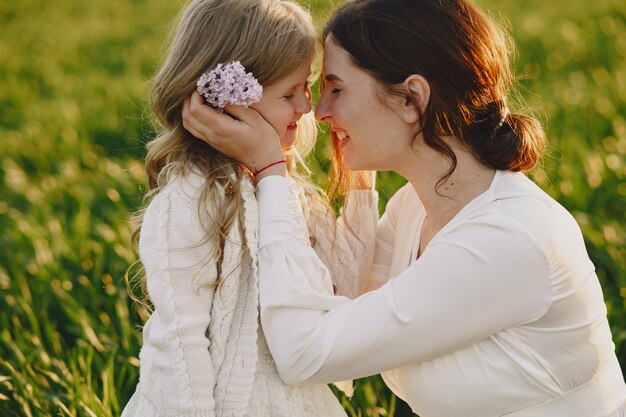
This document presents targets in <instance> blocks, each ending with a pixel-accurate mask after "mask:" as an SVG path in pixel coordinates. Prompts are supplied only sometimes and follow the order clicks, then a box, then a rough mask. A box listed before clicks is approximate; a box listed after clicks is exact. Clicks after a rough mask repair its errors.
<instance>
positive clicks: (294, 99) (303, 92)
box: [250, 60, 311, 152]
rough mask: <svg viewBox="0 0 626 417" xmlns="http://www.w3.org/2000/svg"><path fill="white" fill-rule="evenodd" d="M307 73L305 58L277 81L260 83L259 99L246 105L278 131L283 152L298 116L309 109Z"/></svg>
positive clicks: (294, 136) (293, 136)
mask: <svg viewBox="0 0 626 417" xmlns="http://www.w3.org/2000/svg"><path fill="white" fill-rule="evenodd" d="M310 75H311V61H310V60H309V61H307V62H305V63H304V64H302V65H301V66H300V67H299V68H298V69H296V70H295V71H294V72H292V73H291V74H289V75H288V76H286V77H285V78H283V79H282V80H280V81H278V82H277V83H275V84H273V85H270V86H268V87H263V96H262V98H261V101H260V102H258V103H256V104H253V105H252V106H250V107H252V108H254V109H255V110H257V111H258V112H259V113H260V114H261V116H263V118H264V119H265V120H267V121H268V122H269V123H270V124H271V125H272V127H274V129H275V130H276V132H278V137H279V138H280V146H281V149H282V150H283V152H284V151H286V150H288V149H289V148H290V147H291V146H293V144H294V143H295V141H296V139H297V130H298V120H300V118H301V117H302V115H303V114H307V113H308V112H310V111H311V90H309V85H308V78H309V76H310Z"/></svg>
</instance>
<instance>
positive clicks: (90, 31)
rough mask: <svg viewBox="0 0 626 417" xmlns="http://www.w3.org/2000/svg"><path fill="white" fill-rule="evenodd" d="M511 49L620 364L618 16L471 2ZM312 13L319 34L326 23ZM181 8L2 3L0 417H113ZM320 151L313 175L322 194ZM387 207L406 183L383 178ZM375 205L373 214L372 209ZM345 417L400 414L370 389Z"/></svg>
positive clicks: (539, 174) (578, 1) (623, 303)
mask: <svg viewBox="0 0 626 417" xmlns="http://www.w3.org/2000/svg"><path fill="white" fill-rule="evenodd" d="M480 3H481V4H482V5H483V6H484V7H485V8H486V9H488V10H489V11H490V13H491V14H492V15H493V16H494V17H496V18H497V19H498V20H499V21H501V22H504V23H505V24H506V25H507V26H508V27H509V29H510V31H511V33H512V34H513V36H514V38H515V40H516V42H517V46H518V50H517V60H516V68H517V70H518V72H520V73H523V74H525V76H524V77H523V78H522V79H521V81H520V87H521V88H520V96H521V97H522V98H523V99H524V101H525V102H526V104H528V105H529V106H530V107H532V108H534V109H535V111H536V114H538V115H539V116H540V117H541V119H542V120H543V121H544V123H545V125H546V127H547V130H548V137H549V141H550V152H549V154H548V156H547V157H546V158H545V159H544V161H543V164H542V166H541V167H540V168H539V169H537V170H535V171H534V172H533V173H532V177H533V178H534V179H535V181H537V182H538V183H539V184H540V185H541V186H542V188H543V189H545V190H546V191H547V192H548V193H549V194H551V195H552V196H554V197H555V198H556V199H557V200H558V201H560V202H561V203H562V204H563V205H564V206H565V207H566V208H568V209H569V210H570V211H572V212H573V213H574V215H575V217H576V219H577V221H578V222H579V224H580V226H581V228H582V230H583V233H584V235H585V240H586V244H587V247H588V250H589V253H590V255H591V257H592V259H593V261H594V263H595V264H596V267H597V272H598V276H599V277H600V280H601V283H602V285H603V288H604V294H605V299H606V305H607V307H608V311H609V320H610V322H611V326H612V330H613V336H614V340H615V344H616V349H617V352H618V356H619V359H620V361H621V363H622V367H623V368H624V367H625V366H626V241H625V240H626V222H625V213H626V179H625V177H626V165H625V159H626V157H625V155H626V2H623V1H621V0H595V1H591V0H570V1H564V0H559V1H557V0H555V1H552V2H547V1H543V0H542V1H540V0H524V1H521V0H520V1H506V0H482V1H481V2H480ZM305 4H308V5H309V7H310V8H311V10H312V11H313V13H314V15H315V16H316V19H317V20H318V21H321V20H323V18H324V17H325V16H327V15H328V14H329V13H330V11H331V10H332V7H331V5H330V4H329V3H328V2H326V1H322V0H312V1H311V2H309V3H306V2H305ZM181 5H182V1H181V0H174V1H172V0H151V1H146V0H132V1H131V0H127V1H122V0H92V1H89V2H87V1H83V0H63V1H61V0H51V1H42V0H19V1H6V0H5V1H3V2H1V3H0V247H1V248H2V251H0V290H1V291H2V297H0V311H1V312H2V313H0V358H1V359H0V415H2V416H5V417H15V416H91V417H92V416H98V417H108V416H117V415H119V414H120V412H121V409H122V407H123V406H124V404H125V403H126V401H127V400H128V398H129V396H130V394H131V393H132V391H133V389H134V386H135V384H136V382H137V377H138V359H137V354H138V351H139V347H140V332H139V330H138V328H139V325H140V324H141V320H140V318H139V316H138V314H137V313H136V310H135V309H134V307H133V305H132V302H131V301H130V300H129V297H128V295H127V293H126V290H125V286H124V274H125V272H126V270H127V269H128V267H129V265H130V264H131V263H132V262H133V261H134V260H135V259H136V255H135V254H134V252H133V250H132V248H131V245H130V231H129V228H128V226H127V219H128V216H129V214H130V213H131V212H132V211H134V210H135V209H137V208H138V207H140V205H141V197H142V194H143V193H144V192H145V190H146V182H145V175H144V173H143V167H142V162H141V158H142V156H143V154H144V144H145V142H146V141H148V140H149V139H150V138H151V137H152V134H153V130H152V128H151V123H150V118H149V114H148V113H147V110H146V96H147V91H148V79H149V78H150V76H151V75H152V74H153V72H154V70H155V68H156V66H157V64H158V61H159V58H160V56H161V55H162V52H163V39H164V38H165V36H166V34H167V31H168V25H169V22H170V21H171V20H172V18H173V17H174V16H175V14H176V13H177V11H178V9H179V8H180V7H181ZM325 144H326V141H325V139H324V138H321V139H320V144H319V146H318V148H317V149H316V157H317V161H312V166H313V168H314V169H315V170H317V171H318V172H320V173H321V174H319V175H318V176H317V177H316V179H317V180H318V181H319V182H320V183H322V184H323V183H324V175H323V170H324V169H325V168H326V167H327V166H328V148H327V146H326V145H325ZM379 183H380V184H379V185H380V187H379V189H380V191H381V196H382V206H384V204H385V202H386V201H387V199H388V197H389V196H390V195H391V194H392V193H393V192H394V191H395V190H396V189H397V188H398V187H399V186H400V185H402V183H403V181H402V180H401V179H400V178H398V177H396V176H393V175H391V174H388V173H381V174H380V175H379ZM381 208H382V207H381ZM344 404H345V407H346V410H348V412H349V414H350V415H353V416H370V417H375V416H392V415H395V416H409V415H411V413H410V411H409V410H408V409H407V407H406V405H404V404H403V403H402V402H401V401H399V400H396V399H395V397H394V396H392V395H391V394H390V393H389V391H388V390H387V389H386V388H385V387H384V385H383V384H382V382H381V380H380V378H379V377H372V378H367V379H364V380H361V381H359V382H358V389H357V394H356V395H355V397H354V399H353V400H352V401H351V402H350V403H347V402H345V399H344Z"/></svg>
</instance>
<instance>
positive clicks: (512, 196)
mask: <svg viewBox="0 0 626 417" xmlns="http://www.w3.org/2000/svg"><path fill="white" fill-rule="evenodd" d="M289 198H290V197H289V193H288V186H287V182H286V181H285V179H284V178H282V177H279V176H270V177H266V178H264V179H262V180H261V181H260V183H259V184H258V187H257V199H258V202H259V213H260V234H259V244H260V250H259V289H260V300H261V319H262V323H263V329H264V332H265V335H266V338H267V341H268V344H269V347H270V350H271V352H272V354H273V356H274V359H275V361H276V364H277V367H278V371H279V373H280V375H281V377H282V378H283V379H284V380H285V381H287V382H289V383H293V384H300V383H323V382H329V381H335V380H341V379H349V378H358V377H363V376H366V375H372V374H376V373H379V372H382V373H383V378H384V380H385V381H386V383H387V384H388V385H389V387H390V388H391V389H392V391H393V392H395V393H396V394H397V395H398V396H399V397H400V398H402V399H404V400H405V401H406V402H407V403H408V404H409V405H410V406H411V408H412V409H413V411H415V412H416V413H418V414H419V415H420V416H421V417H474V416H475V417H491V416H508V417H522V416H523V417H557V416H558V417H561V416H562V417H606V416H609V415H611V414H612V413H615V414H614V415H616V416H617V415H619V413H623V409H621V407H622V406H623V404H624V401H625V399H626V386H625V384H624V378H623V376H622V372H621V370H620V366H619V364H618V361H617V358H616V355H615V353H614V344H613V342H612V339H611V332H610V330H609V325H608V322H607V319H606V307H605V304H604V300H603V295H602V290H601V288H600V284H599V282H598V279H597V277H596V274H595V272H594V266H593V264H592V263H591V261H590V260H589V257H588V255H587V252H586V249H585V245H584V242H583V238H582V235H581V232H580V229H579V227H578V225H577V224H576V222H575V220H574V218H573V217H572V216H571V215H570V214H569V213H568V212H567V211H566V210H565V209H564V208H563V207H562V206H560V205H559V204H558V203H557V202H556V201H554V200H553V199H552V198H550V197H549V196H548V195H547V194H545V193H544V192H543V191H542V190H541V189H539V188H538V187H537V186H536V185H535V184H534V183H532V182H531V181H530V180H529V179H527V178H526V177H525V176H524V175H523V174H520V173H512V172H508V171H498V172H497V173H496V175H495V177H494V179H493V181H492V184H491V186H490V188H489V189H488V190H487V191H485V192H484V193H482V194H481V195H479V196H478V197H476V198H475V199H474V200H473V201H471V202H470V203H469V204H468V205H467V206H465V207H464V208H463V209H462V210H461V211H460V212H459V213H458V214H457V215H456V216H455V217H454V218H453V219H452V220H451V221H450V222H449V223H448V224H447V225H446V226H445V227H443V228H442V229H441V230H440V231H439V232H438V233H437V234H436V235H435V237H434V238H433V239H432V240H431V242H430V243H429V245H428V246H427V247H426V249H425V250H424V251H423V253H422V254H421V256H420V257H419V258H418V259H416V257H417V250H418V248H419V236H420V228H421V225H422V222H423V220H424V218H425V214H426V213H425V210H424V207H423V206H422V204H421V202H420V200H419V198H418V196H417V194H416V193H415V191H414V190H413V189H412V188H411V186H410V185H407V186H405V187H404V188H402V189H401V190H399V191H398V192H397V193H396V195H394V197H393V198H392V199H391V200H390V201H389V204H388V205H387V210H386V213H385V214H384V216H383V217H382V218H381V219H380V221H379V225H378V232H377V242H376V249H375V255H374V267H373V271H372V274H371V277H370V288H376V287H379V288H377V289H373V290H372V291H370V292H367V293H365V294H364V295H362V296H360V297H358V298H357V299H355V300H350V299H348V298H345V297H341V296H335V295H333V293H332V290H331V281H332V279H331V275H330V274H329V272H328V271H327V269H326V268H325V266H324V264H323V263H322V262H320V260H319V259H318V257H317V256H316V254H315V252H314V251H313V250H311V248H310V247H309V246H308V244H307V242H306V240H305V239H304V238H303V236H302V235H301V234H300V232H299V228H298V226H297V225H298V223H299V222H302V219H301V217H299V216H294V215H293V214H292V213H291V212H289V211H287V210H284V209H283V207H285V206H286V205H287V201H288V200H289Z"/></svg>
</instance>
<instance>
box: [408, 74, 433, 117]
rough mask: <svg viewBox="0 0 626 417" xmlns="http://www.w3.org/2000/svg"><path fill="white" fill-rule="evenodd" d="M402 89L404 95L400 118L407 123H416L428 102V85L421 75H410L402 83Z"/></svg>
mask: <svg viewBox="0 0 626 417" xmlns="http://www.w3.org/2000/svg"><path fill="white" fill-rule="evenodd" d="M402 88H403V90H404V93H405V94H406V99H405V102H404V108H403V109H402V118H403V119H404V121H405V122H407V123H411V124H412V123H417V122H419V121H420V115H421V114H423V113H424V111H425V110H426V106H427V105H428V100H430V85H429V84H428V81H426V79H425V78H424V77H422V76H421V75H417V74H411V75H409V76H408V77H407V78H406V80H404V82H403V83H402Z"/></svg>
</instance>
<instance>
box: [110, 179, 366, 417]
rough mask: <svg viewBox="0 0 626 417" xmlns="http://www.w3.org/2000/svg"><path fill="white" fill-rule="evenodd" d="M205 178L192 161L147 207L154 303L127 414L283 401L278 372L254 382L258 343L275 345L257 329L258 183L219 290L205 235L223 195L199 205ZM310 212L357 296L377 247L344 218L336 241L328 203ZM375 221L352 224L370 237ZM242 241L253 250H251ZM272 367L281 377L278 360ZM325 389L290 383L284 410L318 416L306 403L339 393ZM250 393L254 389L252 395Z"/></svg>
mask: <svg viewBox="0 0 626 417" xmlns="http://www.w3.org/2000/svg"><path fill="white" fill-rule="evenodd" d="M204 181H205V179H204V178H203V177H202V175H200V174H198V173H197V172H195V171H194V170H189V171H188V172H187V173H186V174H185V175H184V176H182V175H174V176H172V178H170V181H169V182H168V184H167V185H166V186H165V187H164V188H163V190H161V192H160V193H159V194H157V195H156V196H155V198H154V199H153V200H152V201H151V203H150V205H149V206H148V208H147V211H146V214H145V216H144V221H143V225H142V230H141V236H140V243H139V252H140V257H141V261H142V263H143V264H144V267H145V269H146V276H147V286H148V292H149V295H150V298H151V301H152V303H153V304H154V307H155V310H154V312H153V314H152V315H151V317H150V318H149V319H148V321H147V322H146V325H145V326H144V329H143V347H142V349H141V352H140V381H139V384H138V385H137V389H136V392H135V394H134V395H133V397H132V398H131V400H130V401H129V403H128V404H127V406H126V407H125V409H124V412H123V414H122V416H123V417H132V416H183V417H191V416H193V417H240V416H244V415H255V416H256V415H257V414H256V413H255V410H250V409H249V408H248V405H249V404H252V405H254V404H257V405H258V404H273V402H274V401H275V400H274V399H273V398H270V397H272V396H273V394H272V395H270V394H269V393H270V392H272V393H276V395H278V396H279V397H281V396H282V395H286V394H284V392H287V391H285V389H287V388H286V387H285V386H284V384H283V383H282V381H280V380H279V379H278V377H271V378H270V380H271V381H273V382H272V384H276V386H275V387H266V389H265V390H262V391H260V392H259V391H258V390H253V387H254V386H256V387H257V388H258V387H260V386H261V385H260V384H259V382H260V381H259V382H257V383H255V381H256V380H257V376H256V372H257V371H256V368H257V361H258V357H259V351H258V346H259V343H261V345H262V346H264V349H265V350H264V352H265V353H264V355H266V356H267V354H268V352H267V350H266V349H267V348H266V345H265V342H264V340H258V338H257V334H258V332H259V329H258V326H259V324H258V323H259V313H258V308H259V301H258V271H257V254H258V223H259V219H258V207H257V201H256V198H255V194H254V192H255V190H254V187H253V185H252V184H251V183H250V181H249V180H248V178H247V177H245V178H244V179H243V180H242V183H241V193H242V198H243V202H244V204H243V208H244V212H243V219H244V227H243V230H244V234H243V235H242V234H241V232H240V230H241V228H240V224H239V220H238V219H237V220H236V221H235V222H234V223H233V225H232V227H231V229H230V231H229V234H228V236H227V237H226V241H225V245H224V252H223V262H222V278H221V283H220V285H219V286H218V287H217V289H216V288H215V285H214V284H215V280H216V278H217V268H216V260H215V258H214V254H213V250H212V247H211V243H210V242H209V241H208V240H207V239H206V234H207V231H208V233H212V232H214V231H212V229H211V227H210V225H211V222H210V218H211V216H213V215H215V212H216V211H217V210H219V209H220V207H221V203H220V202H219V201H218V202H215V203H213V204H207V205H206V210H207V212H205V213H198V207H199V205H198V202H199V196H200V193H201V190H202V187H203V185H204ZM293 189H294V190H295V191H294V198H293V199H292V202H293V203H294V204H303V205H304V206H305V207H306V210H305V211H309V210H308V209H309V207H307V202H306V200H304V199H303V200H300V198H299V197H302V198H303V193H302V192H301V190H300V189H299V188H298V187H294V188H293ZM222 191H223V190H222ZM364 193H366V195H365V194H364V195H363V196H361V197H360V199H361V200H359V201H358V203H359V204H365V205H366V206H367V205H368V204H369V208H367V207H365V208H363V207H360V208H359V209H358V210H357V211H359V210H361V211H363V210H365V212H367V211H368V210H369V211H370V212H372V211H373V212H375V211H376V204H375V202H376V198H375V194H373V193H372V192H364ZM355 202H356V201H355ZM355 207H356V205H355ZM310 218H311V219H312V220H311V222H310V224H309V227H313V229H311V236H313V239H312V241H313V240H314V241H315V245H314V246H315V248H316V250H318V252H319V253H320V254H321V255H323V259H324V260H325V261H327V262H331V263H333V266H332V267H333V268H334V270H336V271H338V275H337V284H336V285H337V287H338V288H339V289H341V290H342V291H341V292H342V293H344V294H345V295H348V296H354V295H355V294H356V293H357V292H358V288H359V285H360V284H359V282H360V280H359V276H358V274H359V273H360V270H361V268H358V267H355V265H356V264H357V263H364V264H365V266H364V267H365V268H367V267H368V266H369V265H368V262H370V263H371V259H369V258H368V255H366V252H367V253H369V252H368V251H367V250H364V245H363V244H362V243H361V242H359V241H358V239H356V237H355V236H354V235H352V234H351V233H345V232H346V231H347V229H346V228H345V226H344V225H343V223H342V221H341V220H340V223H339V224H338V226H337V231H338V237H337V239H336V241H335V242H333V240H334V231H333V230H334V227H335V225H334V221H335V220H334V217H333V215H332V213H328V212H327V211H326V210H325V209H323V208H322V207H321V206H315V205H314V204H312V205H311V208H310ZM375 223H376V214H375V213H373V214H372V213H370V214H368V215H361V220H359V221H357V222H355V223H354V224H353V223H351V226H352V227H353V229H354V230H355V231H356V232H357V233H359V232H360V230H364V231H366V233H365V234H364V235H363V236H366V237H367V236H369V233H370V231H371V230H374V229H375ZM207 226H208V227H209V229H208V230H207ZM308 232H309V231H308V230H306V227H304V230H303V237H304V236H306V238H307V239H308V236H309V234H308ZM361 240H362V241H363V242H365V243H366V245H365V247H368V248H369V247H373V243H374V242H373V235H372V237H371V238H369V237H368V238H366V239H363V238H361ZM244 244H245V245H244ZM244 246H245V247H246V248H248V249H246V250H244ZM338 259H340V260H341V261H336V260H338ZM344 268H345V271H344V270H343V269H344ZM261 335H262V333H261ZM261 337H262V336H261ZM266 360H267V359H266ZM270 367H271V369H272V370H273V372H274V373H275V375H276V376H277V372H276V371H275V366H274V365H273V363H272V364H270ZM321 389H324V390H327V389H328V388H327V387H325V386H322V387H319V388H317V389H315V390H313V389H312V388H306V387H300V388H298V387H291V388H289V392H290V393H291V394H290V395H289V398H291V399H292V400H293V401H294V403H292V404H285V407H283V409H284V410H290V411H289V412H288V413H287V412H286V413H285V415H293V416H294V417H295V416H296V414H293V413H292V410H294V409H300V410H301V412H300V413H298V414H297V416H309V415H310V416H311V417H312V416H314V415H315V414H311V413H309V412H306V411H305V410H306V409H309V408H310V406H306V407H305V406H304V404H311V399H310V398H309V399H307V398H305V397H309V396H313V397H315V398H326V399H327V401H330V400H333V401H334V398H333V397H332V395H330V396H328V395H327V393H326V394H324V393H323V391H320V390H321ZM314 393H315V394H314ZM251 396H254V398H253V400H254V401H252V402H251ZM259 396H261V397H263V398H259ZM268 396H269V397H268ZM318 396H321V397H318ZM265 397H267V398H265ZM298 398H300V400H298ZM271 407H272V408H271V409H272V410H273V411H272V413H276V411H277V410H279V409H281V406H280V405H279V406H276V404H274V405H271ZM320 407H322V404H320ZM324 407H330V408H328V409H334V410H335V412H333V413H332V415H333V416H338V415H343V412H342V411H341V407H339V408H336V407H334V406H333V405H329V404H325V405H324V406H323V407H322V408H320V410H322V409H324Z"/></svg>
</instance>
